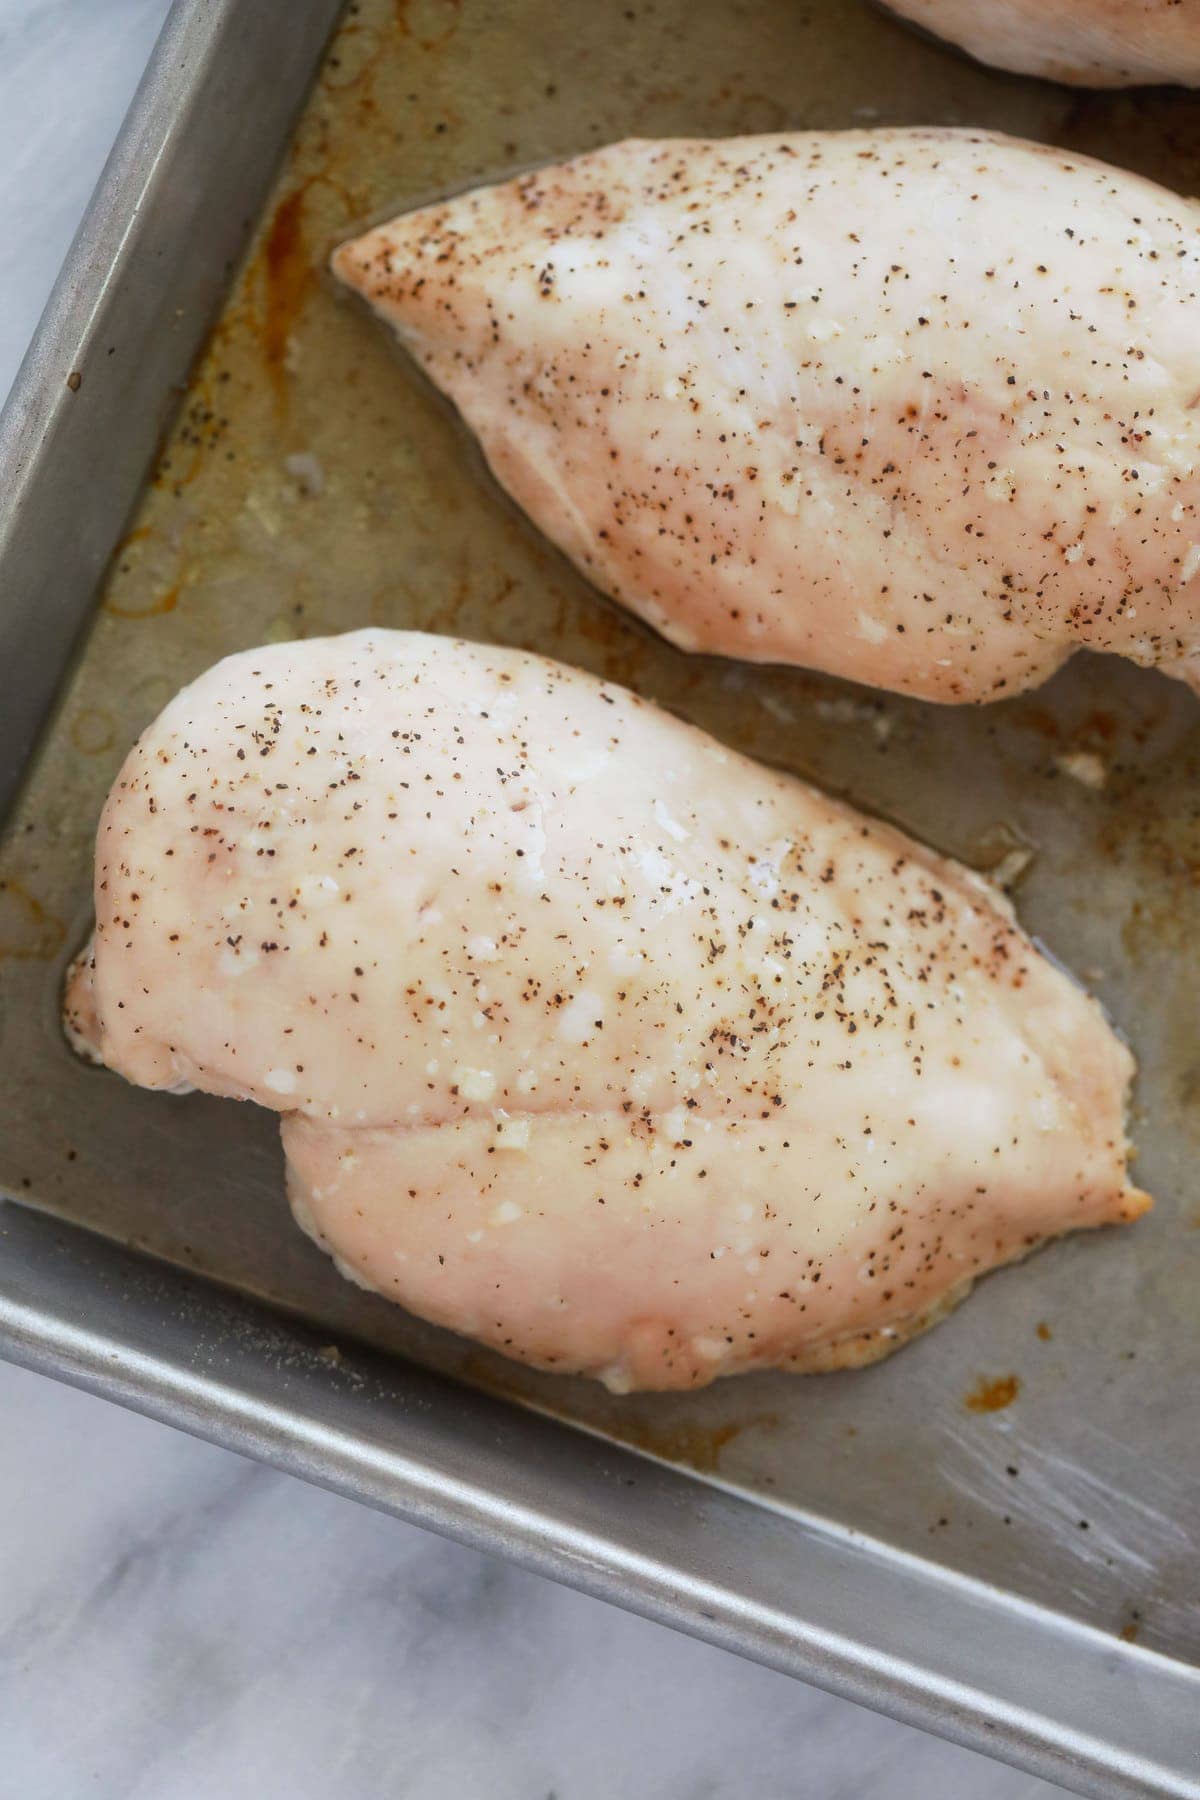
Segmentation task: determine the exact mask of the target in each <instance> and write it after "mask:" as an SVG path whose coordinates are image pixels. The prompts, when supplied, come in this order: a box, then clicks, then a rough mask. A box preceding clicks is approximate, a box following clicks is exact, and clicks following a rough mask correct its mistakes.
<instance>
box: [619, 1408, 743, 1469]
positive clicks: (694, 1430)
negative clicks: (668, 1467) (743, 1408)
mask: <svg viewBox="0 0 1200 1800" xmlns="http://www.w3.org/2000/svg"><path fill="white" fill-rule="evenodd" d="M778 1423H779V1415H778V1413H751V1414H749V1415H748V1416H747V1417H746V1418H744V1419H731V1420H728V1421H727V1422H726V1423H725V1424H723V1425H696V1424H691V1423H689V1422H688V1421H687V1420H680V1421H677V1422H674V1423H672V1424H670V1425H666V1424H657V1423H654V1424H652V1423H651V1422H650V1421H649V1420H646V1419H631V1418H628V1417H626V1416H624V1415H623V1416H622V1417H621V1418H620V1419H619V1420H618V1421H617V1422H616V1424H615V1426H614V1436H617V1437H620V1438H621V1439H622V1440H623V1441H624V1442H625V1443H627V1444H631V1445H632V1446H633V1448H634V1449H635V1450H645V1451H646V1452H647V1453H648V1454H649V1455H650V1456H659V1457H661V1458H662V1460H663V1461H664V1462H673V1463H686V1464H687V1466H688V1467H689V1468H691V1469H695V1470H696V1471H697V1473H698V1474H701V1475H713V1474H715V1473H716V1472H717V1470H718V1469H719V1468H720V1466H721V1457H722V1454H723V1453H724V1451H725V1450H726V1449H728V1447H729V1445H730V1444H732V1443H733V1441H734V1439H735V1438H737V1437H740V1436H741V1434H742V1432H743V1431H749V1430H751V1429H752V1428H754V1427H758V1428H759V1429H761V1430H764V1431H769V1430H771V1429H772V1428H773V1427H774V1426H776V1425H778Z"/></svg>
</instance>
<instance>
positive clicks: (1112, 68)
mask: <svg viewBox="0 0 1200 1800" xmlns="http://www.w3.org/2000/svg"><path fill="white" fill-rule="evenodd" d="M886 4H887V5H889V6H890V7H891V9H892V11H893V12H898V13H901V14H903V16H904V17H905V18H906V19H913V20H915V22H916V23H917V24H918V25H923V26H925V28H926V29H927V30H929V31H934V32H936V33H937V34H938V35H939V37H944V38H949V40H950V42H951V43H952V44H958V45H960V46H961V48H962V49H964V50H966V51H969V52H970V54H971V55H972V56H974V57H977V58H978V59H979V61H980V62H985V63H993V64H994V65H995V67H996V68H998V69H1012V70H1013V71H1014V72H1015V73H1016V74H1018V75H1046V76H1049V78H1050V79H1051V80H1052V81H1070V82H1073V83H1075V84H1076V85H1078V86H1079V87H1132V86H1134V85H1136V84H1137V83H1138V82H1144V81H1170V82H1178V83H1180V84H1181V85H1182V86H1184V87H1196V86H1197V85H1200V0H1050V3H1049V4H1048V3H1047V0H886Z"/></svg>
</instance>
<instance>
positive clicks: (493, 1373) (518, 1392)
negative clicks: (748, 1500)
mask: <svg viewBox="0 0 1200 1800" xmlns="http://www.w3.org/2000/svg"><path fill="white" fill-rule="evenodd" d="M454 1373H455V1375H457V1377H458V1378H459V1380H460V1381H465V1382H466V1383H467V1384H468V1385H469V1386H470V1387H474V1388H478V1389H480V1391H481V1392H482V1393H485V1394H491V1395H493V1396H494V1397H495V1398H497V1399H501V1400H516V1401H518V1402H520V1403H525V1404H528V1403H529V1401H530V1399H531V1396H532V1392H533V1387H532V1384H533V1382H534V1381H535V1380H536V1376H535V1375H534V1373H533V1371H532V1370H530V1369H526V1368H525V1367H524V1366H523V1365H521V1364H520V1363H513V1364H506V1365H504V1366H503V1367H498V1366H497V1364H496V1363H495V1362H494V1361H492V1360H491V1359H489V1358H486V1357H485V1356H483V1355H482V1354H480V1352H478V1351H475V1350H467V1351H466V1352H465V1354H464V1355H463V1356H462V1358H461V1359H460V1360H459V1361H458V1363H457V1365H456V1367H455V1369H454ZM590 1385H591V1384H590V1383H589V1386H590ZM597 1391H599V1390H597ZM629 1404H630V1402H629V1401H625V1402H617V1403H615V1410H614V1412H613V1413H612V1414H610V1415H609V1417H608V1418H607V1419H606V1421H605V1424H604V1435H605V1437H608V1438H612V1439H614V1440H615V1441H616V1442H618V1443H622V1444H627V1445H628V1446H629V1448H630V1449H631V1450H643V1451H645V1453H646V1454H647V1455H648V1456H656V1457H658V1458H659V1459H660V1460H661V1461H662V1462H670V1463H682V1464H683V1465H684V1466H685V1467H687V1468H689V1469H695V1471H696V1473H697V1474H698V1475H715V1474H716V1473H717V1472H718V1471H719V1469H720V1466H721V1457H722V1455H723V1454H724V1452H725V1451H726V1450H727V1449H728V1447H729V1445H730V1444H732V1443H733V1442H734V1440H735V1439H736V1438H738V1437H740V1436H741V1434H742V1433H743V1432H745V1431H750V1430H753V1429H755V1428H756V1427H757V1428H758V1429H759V1430H762V1431H774V1430H776V1429H777V1428H778V1426H779V1423H780V1417H779V1414H778V1413H776V1412H761V1413H751V1414H750V1415H748V1416H747V1417H746V1418H743V1419H736V1420H729V1421H727V1422H726V1423H724V1424H720V1425H700V1424H697V1423H695V1422H693V1421H691V1420H686V1419H682V1420H680V1419H677V1420H672V1421H671V1422H670V1423H669V1424H667V1423H661V1424H660V1423H658V1422H656V1421H651V1420H649V1419H646V1418H631V1417H630V1416H629V1415H628V1414H627V1413H626V1412H625V1411H624V1410H623V1407H624V1406H626V1405H629ZM633 1404H636V1397H635V1399H634V1401H633ZM537 1410H538V1411H539V1412H542V1413H545V1414H546V1415H547V1416H548V1417H550V1418H552V1419H560V1420H562V1421H563V1423H565V1424H574V1423H577V1422H578V1415H577V1413H576V1412H575V1411H574V1410H573V1409H572V1408H571V1406H570V1405H565V1406H563V1407H561V1408H559V1407H557V1406H554V1405H549V1406H546V1405H542V1404H539V1405H538V1407H537Z"/></svg>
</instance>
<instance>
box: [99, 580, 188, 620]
mask: <svg viewBox="0 0 1200 1800" xmlns="http://www.w3.org/2000/svg"><path fill="white" fill-rule="evenodd" d="M182 585H183V584H182V583H181V582H178V581H176V582H175V583H174V584H173V585H172V586H171V587H169V588H167V589H165V591H164V592H163V593H161V594H159V595H158V596H157V597H156V598H155V599H153V600H151V601H150V603H149V604H148V605H146V606H122V605H121V604H120V602H119V601H117V600H114V599H113V597H112V595H111V594H109V595H108V596H107V597H106V598H105V601H104V610H105V612H106V613H107V614H108V615H109V617H110V618H113V619H155V618H159V617H161V616H162V614H164V613H172V612H174V611H175V608H176V607H177V606H178V605H179V594H180V590H181V588H182Z"/></svg>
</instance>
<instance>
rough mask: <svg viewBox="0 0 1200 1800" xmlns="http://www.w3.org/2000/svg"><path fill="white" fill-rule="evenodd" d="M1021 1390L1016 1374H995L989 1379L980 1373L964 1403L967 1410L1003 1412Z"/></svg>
mask: <svg viewBox="0 0 1200 1800" xmlns="http://www.w3.org/2000/svg"><path fill="white" fill-rule="evenodd" d="M1020 1391H1021V1383H1020V1380H1019V1378H1018V1377H1017V1376H1016V1375H996V1376H993V1377H992V1378H991V1379H989V1378H988V1377H987V1376H986V1375H981V1376H980V1377H979V1380H978V1381H977V1382H976V1383H975V1386H974V1387H973V1388H972V1389H971V1391H970V1393H969V1394H968V1395H967V1396H966V1399H965V1401H964V1404H965V1406H966V1408H967V1410H968V1411H969V1412H978V1413H990V1412H1003V1411H1004V1408H1005V1407H1006V1406H1011V1405H1012V1403H1013V1401H1014V1400H1015V1399H1016V1397H1017V1395H1018V1394H1019V1393H1020Z"/></svg>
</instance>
